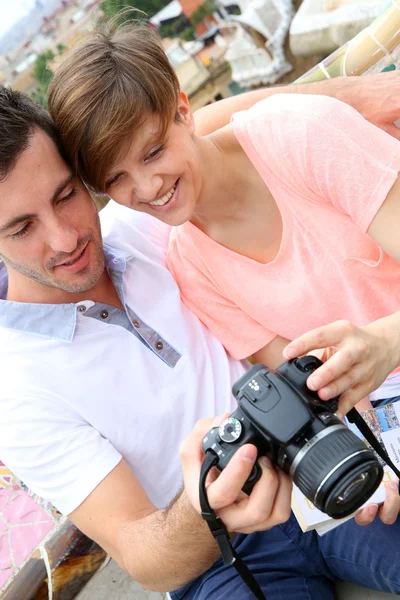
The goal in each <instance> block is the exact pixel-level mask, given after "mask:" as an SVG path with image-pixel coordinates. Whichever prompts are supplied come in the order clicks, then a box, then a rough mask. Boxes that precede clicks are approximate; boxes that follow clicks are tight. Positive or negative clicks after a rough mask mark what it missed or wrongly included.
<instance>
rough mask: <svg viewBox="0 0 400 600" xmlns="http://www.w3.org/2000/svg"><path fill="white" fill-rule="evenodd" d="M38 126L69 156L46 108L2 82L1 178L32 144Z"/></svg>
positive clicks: (0, 120)
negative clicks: (31, 140)
mask: <svg viewBox="0 0 400 600" xmlns="http://www.w3.org/2000/svg"><path fill="white" fill-rule="evenodd" d="M35 129H42V131H44V132H45V133H46V134H47V135H48V136H49V137H50V138H51V139H52V140H53V142H54V143H55V144H56V146H57V148H58V150H59V152H60V154H61V156H62V157H63V158H65V157H64V152H63V150H62V147H61V144H60V141H59V138H58V135H57V130H56V127H55V125H54V123H53V121H52V119H51V117H50V115H49V114H48V113H47V112H46V111H45V110H44V108H42V107H41V106H39V105H38V104H36V103H35V102H33V100H31V99H30V98H28V96H26V95H25V94H23V93H22V92H18V91H16V90H11V89H9V88H7V87H4V86H0V182H1V181H3V180H4V179H5V178H6V177H7V175H8V174H9V173H10V172H11V171H12V169H13V168H14V166H15V163H16V162H17V160H18V158H19V156H20V155H21V154H22V153H23V152H24V151H25V150H26V149H27V147H28V146H29V140H30V138H31V136H32V135H33V133H34V132H35Z"/></svg>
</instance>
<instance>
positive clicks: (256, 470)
mask: <svg viewBox="0 0 400 600" xmlns="http://www.w3.org/2000/svg"><path fill="white" fill-rule="evenodd" d="M261 475H262V471H261V467H260V465H259V464H258V463H256V464H255V465H254V467H253V469H252V471H251V473H250V476H249V478H248V480H247V481H246V483H245V484H244V486H243V487H242V490H243V491H244V493H245V494H247V495H248V496H250V494H251V491H252V489H253V487H254V486H255V485H256V483H257V481H258V480H259V479H260V477H261Z"/></svg>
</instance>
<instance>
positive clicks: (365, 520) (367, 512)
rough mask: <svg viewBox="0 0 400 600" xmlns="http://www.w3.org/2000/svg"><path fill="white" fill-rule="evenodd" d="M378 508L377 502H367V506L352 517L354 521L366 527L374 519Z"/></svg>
mask: <svg viewBox="0 0 400 600" xmlns="http://www.w3.org/2000/svg"><path fill="white" fill-rule="evenodd" d="M378 509H379V507H378V505H377V504H368V506H366V507H365V508H362V509H361V510H360V511H359V512H358V513H357V514H356V516H355V517H354V519H355V521H356V523H358V525H361V526H362V527H366V526H367V525H369V524H370V523H372V521H373V520H374V519H375V517H376V515H377V514H378Z"/></svg>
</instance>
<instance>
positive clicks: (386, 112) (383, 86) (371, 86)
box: [194, 71, 400, 139]
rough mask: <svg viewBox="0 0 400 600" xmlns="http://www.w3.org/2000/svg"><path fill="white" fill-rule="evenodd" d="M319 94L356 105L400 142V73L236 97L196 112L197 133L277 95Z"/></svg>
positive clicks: (337, 80) (335, 79)
mask: <svg viewBox="0 0 400 600" xmlns="http://www.w3.org/2000/svg"><path fill="white" fill-rule="evenodd" d="M293 93H296V94H319V95H324V96H332V97H334V98H337V99H338V100H341V101H342V102H346V104H350V106H353V107H354V108H355V109H356V110H358V112H360V113H361V114H362V115H363V117H364V118H365V119H367V120H368V121H370V122H371V123H373V124H374V125H376V126H377V127H380V128H381V129H384V130H385V131H387V132H388V133H390V135H392V136H393V137H396V138H397V139H400V129H398V128H397V127H396V126H395V125H394V124H393V122H394V121H396V120H397V119H399V118H400V71H392V72H390V73H379V74H377V75H368V76H367V77H335V78H334V79H326V80H324V81H318V82H315V83H304V84H301V85H295V84H292V85H288V86H275V87H269V88H264V89H260V90H255V91H252V92H248V93H245V94H240V95H239V96H233V97H231V98H226V99H225V100H220V101H219V102H215V103H214V104H209V105H208V106H205V107H203V108H200V109H199V110H197V111H196V112H195V115H194V116H195V121H196V132H197V133H198V134H199V135H208V134H209V133H212V132H213V131H216V130H217V129H220V128H221V127H224V126H225V125H227V124H228V123H229V121H230V119H231V116H232V114H233V113H235V112H238V111H240V110H246V109H248V108H251V107H252V106H253V104H256V102H259V101H260V100H263V99H264V98H268V97H269V96H272V95H273V94H293Z"/></svg>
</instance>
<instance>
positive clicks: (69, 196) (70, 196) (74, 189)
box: [59, 187, 78, 202]
mask: <svg viewBox="0 0 400 600" xmlns="http://www.w3.org/2000/svg"><path fill="white" fill-rule="evenodd" d="M77 193H78V190H77V189H76V188H75V187H74V188H72V190H71V191H70V192H69V193H68V194H67V195H66V196H63V197H62V198H60V200H59V201H60V202H67V201H68V200H71V198H73V197H74V196H76V194H77Z"/></svg>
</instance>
